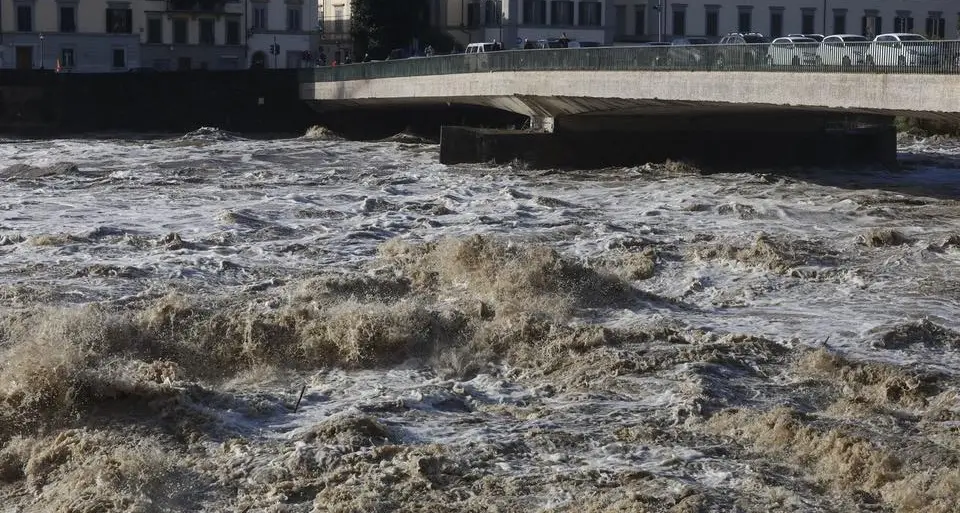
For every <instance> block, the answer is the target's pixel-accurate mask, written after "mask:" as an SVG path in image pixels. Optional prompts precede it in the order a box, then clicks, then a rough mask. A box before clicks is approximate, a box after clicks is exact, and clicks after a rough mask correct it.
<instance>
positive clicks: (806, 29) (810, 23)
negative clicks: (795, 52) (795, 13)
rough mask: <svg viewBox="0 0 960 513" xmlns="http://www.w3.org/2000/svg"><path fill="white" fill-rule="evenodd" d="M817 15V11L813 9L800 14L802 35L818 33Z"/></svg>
mask: <svg viewBox="0 0 960 513" xmlns="http://www.w3.org/2000/svg"><path fill="white" fill-rule="evenodd" d="M815 15H816V11H814V10H812V9H804V10H803V12H801V13H800V32H801V33H802V34H813V33H814V32H816V29H815V28H814V25H815V22H814V19H815V18H814V16H815Z"/></svg>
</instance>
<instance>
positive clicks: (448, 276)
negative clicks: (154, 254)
mask: <svg viewBox="0 0 960 513" xmlns="http://www.w3.org/2000/svg"><path fill="white" fill-rule="evenodd" d="M757 248H759V249H757ZM764 248H766V249H764ZM775 248H776V243H774V242H767V241H766V239H762V238H761V239H758V241H757V242H756V244H755V249H753V250H749V251H748V253H749V254H750V255H760V257H759V258H761V260H760V261H761V262H764V264H763V265H764V266H765V267H767V268H769V269H771V270H773V271H776V272H780V264H779V263H778V264H776V265H771V264H770V263H768V262H779V261H781V260H784V261H791V262H792V259H795V258H797V257H795V256H794V257H789V258H788V257H785V256H784V255H783V254H781V252H780V250H776V249H775ZM742 251H744V250H736V251H734V250H729V251H728V250H723V251H722V252H721V254H723V255H726V257H733V258H736V259H738V260H744V259H746V258H747V256H748V255H747V254H742ZM614 255H615V256H613V257H610V258H607V259H604V260H602V261H598V262H597V263H595V264H594V265H588V264H586V263H581V262H578V261H575V260H572V259H570V258H567V257H564V256H562V255H560V254H559V253H557V252H556V251H555V250H553V249H551V248H548V247H544V246H540V245H536V244H530V243H526V242H523V241H518V240H507V239H498V238H492V237H486V236H472V237H467V238H463V239H443V240H439V241H437V242H430V243H420V244H411V243H408V242H403V241H399V240H393V241H390V242H387V243H385V244H383V245H382V246H381V247H380V250H379V253H378V257H377V258H376V259H374V260H373V261H372V262H370V263H369V265H368V266H367V268H365V269H362V270H360V271H357V272H355V273H343V272H340V273H330V274H325V275H320V276H315V277H312V278H309V279H306V280H304V281H300V282H291V283H288V284H287V285H286V286H284V287H278V288H275V289H271V290H270V291H269V292H268V291H258V292H250V293H247V294H246V295H240V296H231V297H201V296H197V297H194V296H189V295H168V296H165V297H163V298H160V299H156V300H149V301H147V300H144V301H140V302H137V303H132V304H128V305H127V306H126V307H108V306H104V305H86V306H82V307H62V308H50V307H45V308H36V309H27V310H24V311H19V312H16V313H8V315H7V316H6V317H4V318H3V319H2V323H0V336H2V339H0V340H2V342H0V351H2V354H0V404H2V407H0V488H2V487H4V486H5V487H8V488H11V489H14V490H19V492H16V493H21V494H23V496H24V497H26V496H33V497H36V500H37V501H38V504H41V505H42V507H43V508H44V509H50V510H66V511H92V510H97V509H107V510H112V509H125V510H139V509H150V508H153V509H159V510H178V509H184V508H187V509H190V508H195V507H197V505H200V504H216V505H217V506H216V507H217V508H220V509H222V508H224V507H227V505H229V507H234V508H236V509H239V510H242V509H243V508H248V509H249V508H253V509H261V508H266V507H268V506H269V504H273V503H275V502H276V501H277V500H280V499H278V498H279V497H284V498H285V499H283V501H287V502H288V503H292V504H299V505H302V506H303V509H304V510H305V511H307V510H310V509H311V508H313V507H317V506H320V505H322V508H327V509H331V508H332V510H338V511H360V510H371V509H376V508H382V507H387V508H388V509H392V510H404V511H411V510H417V509H418V508H433V507H436V505H437V504H444V503H450V504H455V505H456V506H455V507H454V509H475V508H478V507H481V506H482V507H488V508H490V507H492V508H494V509H501V510H515V509H517V508H521V507H524V506H525V505H527V506H530V505H532V504H534V503H536V504H539V505H540V506H543V505H544V504H545V503H543V502H540V501H542V500H544V498H545V497H551V496H554V495H555V494H556V486H558V485H561V486H563V487H564V488H565V489H567V490H569V493H570V496H569V497H566V498H563V499H562V504H564V505H565V506H564V507H567V508H573V509H575V510H581V511H585V510H591V508H592V509H594V510H597V511H601V510H602V511H606V510H609V509H610V508H614V509H616V508H627V509H633V508H640V509H643V508H644V507H646V506H644V505H648V506H651V507H652V505H655V504H657V503H659V502H661V501H666V503H668V504H674V505H677V507H679V505H687V506H689V507H694V506H696V507H700V508H707V509H709V508H719V509H724V508H726V507H729V506H732V505H733V504H734V503H737V504H739V505H740V506H742V507H743V508H745V510H747V511H769V510H770V509H771V508H773V509H777V508H778V507H781V506H782V505H784V504H787V505H789V504H794V505H800V504H814V505H816V504H820V505H822V506H824V507H828V505H829V504H831V501H835V502H836V503H837V504H841V505H844V507H849V508H854V509H856V508H859V507H861V506H865V505H869V504H879V505H883V506H885V507H890V508H894V509H896V510H900V511H950V510H951V509H950V508H952V507H953V506H952V505H953V504H955V503H954V502H951V501H952V499H954V498H955V497H956V495H955V494H956V490H958V489H960V488H958V486H960V474H958V473H957V471H956V470H955V469H954V467H953V466H952V464H951V463H950V461H952V460H950V458H951V457H952V456H949V455H950V454H953V453H954V452H955V451H957V450H960V439H958V438H957V437H956V433H955V431H954V430H953V429H952V428H950V427H949V426H950V425H951V423H952V422H955V421H956V420H960V418H957V415H960V413H958V412H957V410H956V409H955V408H954V406H952V405H953V404H954V403H955V400H956V385H957V383H956V379H955V378H953V377H950V376H947V375H943V374H937V373H931V372H927V371H921V370H917V369H912V368H910V367H908V366H902V365H893V364H887V363H867V362H858V361H853V360H850V359H848V358H846V357H845V356H843V355H842V354H840V353H838V352H834V351H831V350H829V349H810V348H807V347H805V346H804V345H792V344H785V343H778V342H774V341H771V340H768V339H764V338H760V337H754V336H749V335H740V334H721V333H713V332H711V331H709V330H703V329H699V328H697V327H694V326H683V325H678V324H671V323H665V322H661V321H657V320H656V316H655V315H653V311H652V310H651V322H650V323H648V324H646V325H641V326H632V327H608V326H603V325H601V324H589V323H583V322H582V321H581V320H578V319H583V318H585V317H584V316H585V315H587V316H588V315H589V312H590V311H591V309H593V308H596V307H599V306H601V305H602V306H604V307H607V308H609V307H611V306H614V307H620V308H632V309H636V310H638V311H642V310H643V309H645V308H648V306H649V305H651V304H653V302H656V301H657V299H656V298H655V297H653V296H651V295H649V294H645V293H644V292H643V291H642V290H640V289H639V288H637V285H636V283H638V282H637V281H635V280H637V279H642V278H649V276H650V275H651V273H655V265H654V263H653V259H654V255H653V253H651V252H650V251H649V250H642V249H639V248H636V249H635V250H634V251H622V250H617V251H616V252H614ZM738 255H739V256H738ZM751 258H753V257H751ZM771 258H772V260H771ZM637 259H641V261H643V262H649V263H644V264H643V266H642V267H643V268H644V271H643V272H642V273H641V274H642V275H643V276H642V277H641V278H638V277H637V274H636V265H637V264H636V263H635V262H636V260H637ZM747 260H749V259H747ZM618 305H619V306H618ZM881 338H882V339H883V340H885V341H887V342H888V344H889V346H890V347H900V346H909V345H910V344H911V342H910V340H913V339H914V338H916V339H917V343H921V344H924V345H926V346H936V347H949V348H953V347H955V345H956V338H957V337H956V334H955V333H953V332H951V331H950V330H946V329H944V328H942V327H939V326H937V325H935V324H933V323H931V322H930V321H924V322H922V323H920V324H916V325H909V326H898V327H894V328H893V329H892V330H891V331H890V332H889V333H888V334H887V335H885V336H883V337H881ZM374 369H394V370H391V371H390V372H401V371H402V369H423V371H422V372H426V373H427V375H429V376H433V377H432V378H430V379H428V380H426V381H423V382H421V383H419V384H418V385H417V386H418V390H419V391H418V392H416V394H415V396H413V397H412V398H411V397H410V396H397V397H391V396H389V395H381V396H378V395H376V394H374V395H373V396H371V398H372V399H373V402H370V403H367V404H365V405H360V406H353V407H350V408H347V409H345V410H342V411H340V412H336V413H335V412H330V413H329V414H326V415H324V416H323V417H322V419H321V420H317V421H314V422H308V423H306V424H303V425H301V426H300V427H299V428H296V429H295V430H294V431H292V432H291V434H290V437H288V438H277V439H263V440H259V441H257V442H256V443H254V441H252V440H251V438H256V435H253V434H251V433H249V432H247V431H245V430H244V428H243V425H244V422H245V421H244V420H243V419H263V420H268V421H270V422H282V421H283V419H284V418H287V417H290V416H291V407H292V404H293V402H294V401H293V399H294V398H293V397H290V396H288V395H286V394H284V393H278V394H271V393H269V392H264V390H269V388H270V387H271V386H276V385H271V384H276V383H277V380H280V381H283V380H285V379H288V377H289V376H290V373H294V374H293V375H300V376H304V375H305V376H311V375H312V376H313V377H312V378H309V379H310V380H313V383H315V384H316V386H320V388H319V389H318V390H320V391H319V392H315V393H316V394H320V395H319V396H316V397H315V396H313V395H311V394H314V392H311V394H308V396H307V398H306V401H307V402H309V403H311V404H314V405H322V404H324V402H325V401H328V400H332V398H333V397H334V396H335V395H336V394H337V393H338V392H337V390H338V388H337V387H339V386H341V385H333V383H336V381H335V380H336V379H340V378H337V377H336V376H338V374H337V373H338V372H344V371H345V370H352V372H359V373H362V372H366V371H368V370H374ZM418 372H420V371H418ZM331 380H334V381H331ZM491 380H492V381H491ZM496 380H501V381H496ZM502 380H509V381H511V382H513V383H515V385H511V386H514V387H520V388H519V389H517V390H518V391H519V390H521V389H527V390H529V392H525V394H526V395H523V396H522V397H523V398H522V399H510V397H511V396H510V394H507V395H505V396H503V397H504V398H506V399H500V400H492V399H487V398H485V397H486V395H487V394H490V393H492V391H493V390H495V389H496V387H498V386H499V387H503V386H506V385H504V384H502V383H503V382H502ZM640 380H643V382H644V383H647V385H646V386H652V387H653V388H651V389H649V390H650V391H649V392H645V393H644V394H641V395H640V396H637V395H635V391H634V390H633V389H634V388H635V387H636V386H637V383H638V382H640ZM252 383H256V384H257V387H256V388H255V390H259V391H258V392H251V390H254V389H253V388H251V386H250V384H252ZM322 383H329V384H328V385H322ZM494 383H501V384H499V385H495V384H494ZM323 387H332V388H323ZM491 387H492V388H491ZM658 388H659V389H661V390H660V391H659V392H656V391H655V390H657V389H658ZM306 389H307V386H306V385H305V386H304V390H306ZM323 390H326V391H323ZM484 390H486V391H484ZM758 390H759V391H763V390H765V391H767V394H765V396H766V397H764V396H756V395H751V394H749V393H747V392H748V391H758ZM504 393H505V392H504ZM512 393H517V392H516V391H515V392H512ZM658 393H659V394H667V395H664V396H663V399H656V400H653V399H652V398H649V397H647V398H645V397H644V395H645V394H658ZM588 395H589V396H590V397H592V398H593V399H592V401H591V404H593V406H590V408H599V410H596V411H595V412H594V413H589V412H588V411H580V410H579V409H580V408H585V407H587V406H586V405H580V406H577V399H576V398H578V397H586V396H588ZM325 397H326V399H325ZM667 397H669V399H667ZM561 398H563V401H565V402H561V401H560V399H561ZM563 404H566V406H561V405H563ZM618 404H620V405H629V409H628V410H623V409H622V408H623V406H617V405H618ZM296 405H297V406H299V399H298V400H297V402H296ZM312 407H318V406H312ZM567 408H573V409H575V410H576V413H575V414H574V415H575V418H576V419H577V420H572V421H570V420H569V419H568V421H570V422H573V423H574V424H579V423H582V426H581V428H575V427H573V426H570V427H563V428H560V429H559V430H547V429H546V425H547V424H544V423H542V422H541V421H538V420H536V419H541V418H542V419H544V421H543V422H549V419H551V418H553V417H554V416H556V415H560V414H562V411H563V410H564V409H567ZM631 411H632V412H633V413H631ZM431 412H441V413H442V414H444V415H455V416H462V420H463V422H467V423H468V424H467V425H470V424H469V423H477V422H479V423H483V422H487V421H484V420H481V419H482V417H476V416H474V417H470V416H471V415H481V414H482V415H483V416H485V417H486V418H488V419H498V420H497V422H500V423H501V427H500V428H498V429H501V430H503V431H502V432H501V433H500V434H499V435H497V436H493V437H492V438H485V437H483V436H481V437H480V438H477V439H473V440H472V441H461V442H455V441H449V442H443V443H441V442H439V441H431V439H430V437H429V436H425V435H423V434H417V433H420V432H421V431H422V430H423V426H424V425H429V424H430V423H431V422H433V420H431V417H430V416H431V415H434V413H431ZM600 414H602V415H604V416H605V418H608V419H609V424H605V423H596V422H595V419H594V415H600ZM471 418H472V419H474V420H469V419H471ZM270 419H273V420H270ZM401 419H407V420H406V421H404V420H401ZM416 419H419V420H416ZM488 421H489V420H488ZM576 429H585V430H586V431H585V433H586V435H582V434H581V435H578V434H576ZM584 436H585V437H586V438H582V437H584ZM588 439H590V440H592V442H591V443H592V444H594V447H598V448H599V449H590V448H588V446H589V444H588V443H587V440H588ZM935 439H936V440H939V442H938V443H939V446H937V447H934V446H933V445H931V442H930V441H931V440H935ZM721 440H722V445H717V443H718V441H721ZM644 447H646V449H643V448H644ZM671 448H672V449H671ZM593 450H599V451H601V452H602V453H603V454H606V456H603V458H606V459H605V460H604V461H608V462H607V463H605V464H603V465H600V466H599V467H598V466H597V464H595V463H591V464H587V463H586V462H582V463H577V462H576V461H577V460H568V459H569V458H582V457H583V456H575V454H577V453H582V452H584V451H586V452H588V453H589V452H590V451H593ZM644 450H646V451H660V450H664V451H668V452H669V451H674V453H675V454H681V453H682V454H687V456H683V457H681V456H674V458H680V459H677V460H675V461H674V462H673V463H670V462H669V461H664V462H663V463H662V465H664V466H663V467H662V468H661V467H658V466H652V467H651V466H649V465H648V466H647V467H646V469H645V470H640V469H638V468H637V467H636V465H635V464H634V463H631V462H632V461H634V459H633V458H636V457H638V456H637V455H638V454H639V453H637V452H636V451H641V452H642V451H644ZM685 451H686V452H685ZM690 451H692V452H690ZM710 451H714V454H715V455H719V454H720V453H722V454H723V462H721V461H720V460H710V459H704V458H707V454H710ZM717 451H719V452H717ZM938 451H939V452H938ZM696 454H699V456H696ZM593 457H594V458H601V456H600V454H599V453H598V454H596V455H595V456H593ZM544 458H546V459H544ZM598 461H599V460H598ZM696 462H699V463H696ZM911 462H912V463H911ZM704 465H705V466H707V467H710V466H716V467H717V468H715V469H713V470H712V471H711V472H715V473H716V472H719V473H725V475H728V476H729V477H727V478H725V479H726V480H727V481H728V482H726V484H723V483H721V482H718V483H717V485H715V486H713V487H708V486H699V487H691V486H687V485H684V486H680V487H678V485H677V483H676V482H675V481H674V478H673V477H671V476H672V475H673V474H675V473H676V472H679V473H680V475H681V476H683V475H688V474H689V473H691V472H695V473H700V474H702V472H703V471H704V467H703V466H704ZM504 466H506V467H507V468H521V469H525V470H523V471H521V472H504V471H503V468H505V467H504ZM747 466H749V467H751V468H754V469H759V471H760V472H767V473H768V474H767V475H768V476H791V477H790V479H795V480H796V481H793V483H811V484H810V486H813V483H818V486H822V487H823V490H827V493H826V495H823V494H821V493H820V492H817V491H816V490H819V488H816V489H814V488H810V489H805V488H804V487H803V486H806V485H803V486H800V487H799V488H798V487H797V486H796V485H795V484H789V483H787V482H784V481H782V478H776V479H770V478H765V477H762V476H760V475H757V474H755V473H752V472H753V471H751V472H747V473H744V474H743V475H741V476H740V477H734V476H735V475H736V472H738V471H737V470H736V469H738V468H739V469H741V471H742V469H744V468H746V467H747ZM668 468H673V469H674V470H667V469H668ZM535 469H540V470H539V471H534V470H535ZM697 469H700V470H697ZM708 474H709V472H708ZM689 475H693V474H689ZM241 476H245V477H243V478H242V479H240V477H241ZM351 476H353V477H351ZM551 476H552V477H551ZM224 483H231V485H230V486H229V487H224V486H222V485H223V484H224ZM386 483H390V484H389V485H387V484H386ZM598 483H604V484H603V486H601V487H599V488H597V486H598ZM227 489H230V490H234V491H233V492H229V493H227V492H226V491H225V490H227ZM587 492H590V493H587ZM588 497H589V498H588ZM291 501H292V502H291ZM531 501H533V502H531ZM540 506H538V507H540ZM687 506H683V507H687ZM798 507H799V506H798ZM138 508H139V509H138ZM298 510H299V509H298Z"/></svg>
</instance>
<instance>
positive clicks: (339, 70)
mask: <svg viewBox="0 0 960 513" xmlns="http://www.w3.org/2000/svg"><path fill="white" fill-rule="evenodd" d="M866 48H870V47H869V46H865V47H864V51H863V52H860V53H859V54H858V55H860V56H861V57H855V59H854V60H853V61H851V60H850V59H845V58H844V57H845V56H846V53H849V52H850V51H848V50H845V49H838V48H827V47H822V46H820V45H819V44H818V45H815V46H814V47H811V48H809V49H808V50H804V49H794V50H789V52H792V53H791V54H785V55H786V56H783V55H781V54H782V53H783V52H780V51H779V50H777V49H773V48H771V47H770V46H769V45H765V44H760V45H758V44H745V45H678V46H616V47H594V48H559V49H541V50H506V51H499V52H487V53H475V54H451V55H437V56H432V57H413V58H408V59H397V60H387V61H375V62H365V63H355V64H346V65H340V66H324V67H317V68H309V69H305V70H303V72H302V75H301V82H304V83H306V82H342V81H348V80H371V79H378V78H400V77H414V76H425V75H451V74H462V73H487V72H499V71H704V72H725V71H769V72H782V71H789V72H802V73H910V74H958V73H960V41H930V42H929V43H928V46H927V47H925V49H924V52H925V53H924V54H923V55H924V58H922V59H921V58H910V59H908V58H906V57H904V58H899V57H903V56H898V55H891V56H887V55H880V54H879V52H881V51H883V50H882V49H879V50H876V52H877V53H878V55H877V56H876V57H873V56H872V55H869V54H867V53H865V52H866V51H867V50H866ZM786 51H787V50H784V52H786ZM804 52H806V53H804ZM793 53H796V54H798V55H813V56H814V57H812V58H810V59H809V60H802V59H800V58H799V57H796V56H795V55H793ZM907 55H913V54H910V53H907ZM794 57H796V58H794Z"/></svg>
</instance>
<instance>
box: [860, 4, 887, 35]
mask: <svg viewBox="0 0 960 513" xmlns="http://www.w3.org/2000/svg"><path fill="white" fill-rule="evenodd" d="M865 13H866V14H865V15H864V17H863V19H862V20H861V27H860V30H861V32H860V33H861V34H862V35H863V36H864V37H867V38H869V39H873V38H874V37H876V36H877V34H882V33H883V18H881V17H880V16H877V11H874V10H870V11H865Z"/></svg>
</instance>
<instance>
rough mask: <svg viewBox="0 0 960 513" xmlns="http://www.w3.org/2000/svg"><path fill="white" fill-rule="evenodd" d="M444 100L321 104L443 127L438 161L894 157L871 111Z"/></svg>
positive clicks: (387, 124) (347, 123)
mask: <svg viewBox="0 0 960 513" xmlns="http://www.w3.org/2000/svg"><path fill="white" fill-rule="evenodd" d="M447 100H448V99H443V100H440V101H437V100H433V101H424V100H423V99H418V100H416V101H413V100H408V101H402V102H391V103H390V104H384V103H383V102H378V101H349V102H340V101H338V102H323V103H322V108H321V109H319V110H320V111H321V112H322V113H323V115H324V118H325V119H326V120H327V122H328V124H329V126H330V127H331V128H333V129H334V130H335V131H338V132H340V133H342V134H347V135H350V134H353V135H352V137H353V138H379V137H384V136H386V135H391V134H392V133H396V132H398V131H400V130H404V129H406V130H411V129H413V130H415V131H417V132H418V133H421V134H429V133H430V132H431V128H433V127H436V128H439V129H440V133H439V135H440V160H441V162H443V163H447V164H456V163H467V162H493V163H508V162H512V161H516V160H522V161H524V162H526V163H527V164H528V165H530V166H531V167H538V168H596V167H606V166H631V165H639V164H644V163H647V162H663V161H666V160H675V161H685V162H688V163H691V164H694V165H696V166H698V167H700V168H703V169H711V170H726V169H737V170H742V169H749V168H751V167H782V166H795V165H820V166H838V165H840V166H850V165H854V166H855V165H864V164H867V165H872V164H879V165H885V166H888V165H892V164H893V163H895V161H896V131H895V130H894V128H893V124H892V121H893V116H892V115H882V114H877V113H876V112H872V111H853V110H843V111H839V112H838V111H837V110H836V109H827V108H798V107H784V106H773V105H740V104H729V103H719V102H683V101H662V100H619V99H583V98H549V99H535V98H529V97H526V98H519V97H510V98H488V99H484V100H483V101H471V102H463V101H461V100H457V101H453V100H455V99H453V98H450V99H449V100H451V101H447ZM317 105H318V106H320V105H321V104H317ZM941 119H942V118H941ZM441 125H443V126H442V128H440V127H441ZM504 128H510V129H504ZM517 128H524V130H517Z"/></svg>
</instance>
